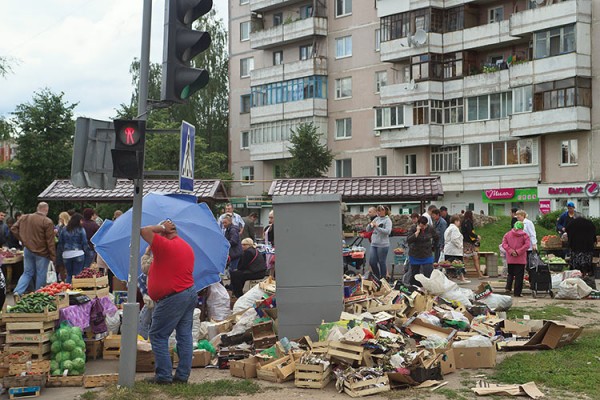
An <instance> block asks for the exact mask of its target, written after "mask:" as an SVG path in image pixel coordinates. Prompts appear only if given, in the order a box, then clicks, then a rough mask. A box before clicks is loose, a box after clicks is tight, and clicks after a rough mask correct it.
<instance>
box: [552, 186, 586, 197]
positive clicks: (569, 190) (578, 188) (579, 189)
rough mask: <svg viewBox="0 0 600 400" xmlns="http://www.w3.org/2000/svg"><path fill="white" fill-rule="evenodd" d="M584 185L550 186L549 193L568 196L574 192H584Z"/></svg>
mask: <svg viewBox="0 0 600 400" xmlns="http://www.w3.org/2000/svg"><path fill="white" fill-rule="evenodd" d="M583 190H584V187H583V186H566V187H552V186H550V187H549V188H548V194H554V195H561V194H566V195H567V196H571V195H572V194H581V193H583Z"/></svg>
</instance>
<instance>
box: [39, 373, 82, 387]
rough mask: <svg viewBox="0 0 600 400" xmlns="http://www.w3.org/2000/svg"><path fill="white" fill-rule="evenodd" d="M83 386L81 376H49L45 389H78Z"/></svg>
mask: <svg viewBox="0 0 600 400" xmlns="http://www.w3.org/2000/svg"><path fill="white" fill-rule="evenodd" d="M80 386H83V375H80V376H62V375H54V376H52V375H50V376H49V377H48V382H46V387H80Z"/></svg>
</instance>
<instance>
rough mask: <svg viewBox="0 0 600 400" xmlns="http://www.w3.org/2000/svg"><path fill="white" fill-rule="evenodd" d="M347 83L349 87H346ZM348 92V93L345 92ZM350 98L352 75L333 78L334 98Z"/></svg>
mask: <svg viewBox="0 0 600 400" xmlns="http://www.w3.org/2000/svg"><path fill="white" fill-rule="evenodd" d="M348 85H349V88H348V87H347V86H348ZM348 91H349V92H350V94H347V92H348ZM344 92H346V95H344ZM350 98H352V77H351V76H347V77H344V78H339V79H336V80H335V99H336V100H342V99H350Z"/></svg>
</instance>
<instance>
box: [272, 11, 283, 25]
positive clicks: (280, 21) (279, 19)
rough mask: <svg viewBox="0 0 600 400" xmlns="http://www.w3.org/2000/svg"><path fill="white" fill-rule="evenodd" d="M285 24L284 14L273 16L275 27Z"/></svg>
mask: <svg viewBox="0 0 600 400" xmlns="http://www.w3.org/2000/svg"><path fill="white" fill-rule="evenodd" d="M281 24H283V13H275V14H273V26H279V25H281Z"/></svg>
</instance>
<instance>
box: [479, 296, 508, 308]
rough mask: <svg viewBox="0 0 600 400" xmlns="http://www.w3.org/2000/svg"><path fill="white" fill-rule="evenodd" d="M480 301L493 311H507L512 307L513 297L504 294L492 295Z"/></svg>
mask: <svg viewBox="0 0 600 400" xmlns="http://www.w3.org/2000/svg"><path fill="white" fill-rule="evenodd" d="M478 301H479V302H480V303H483V304H485V305H486V306H488V308H489V309H490V310H492V311H507V310H508V309H509V308H511V307H512V297H510V296H505V295H503V294H496V293H492V294H490V295H489V296H486V297H484V298H482V299H479V300H478Z"/></svg>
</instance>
